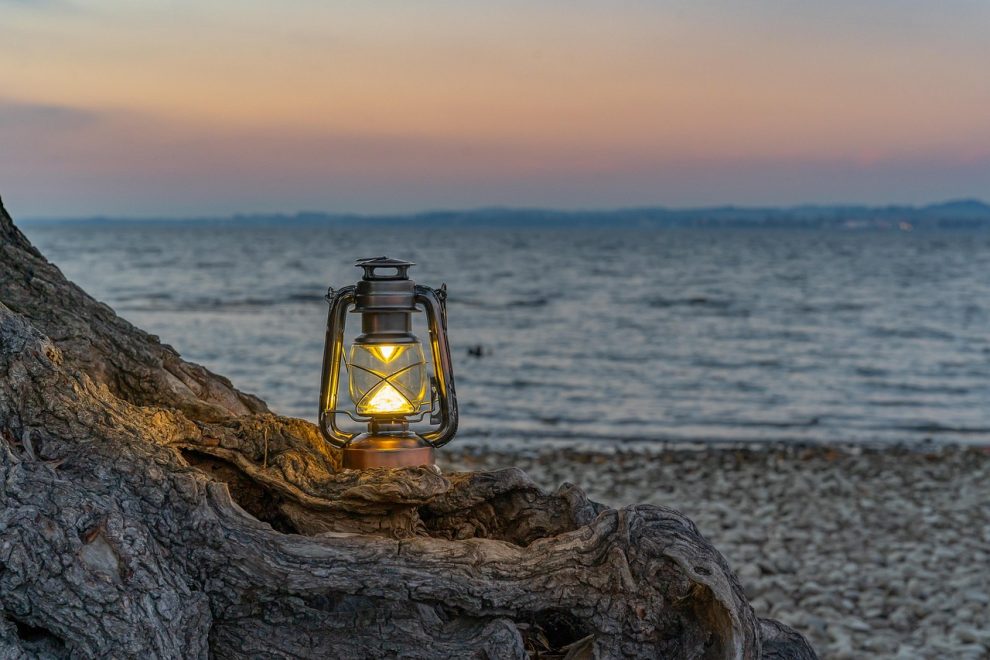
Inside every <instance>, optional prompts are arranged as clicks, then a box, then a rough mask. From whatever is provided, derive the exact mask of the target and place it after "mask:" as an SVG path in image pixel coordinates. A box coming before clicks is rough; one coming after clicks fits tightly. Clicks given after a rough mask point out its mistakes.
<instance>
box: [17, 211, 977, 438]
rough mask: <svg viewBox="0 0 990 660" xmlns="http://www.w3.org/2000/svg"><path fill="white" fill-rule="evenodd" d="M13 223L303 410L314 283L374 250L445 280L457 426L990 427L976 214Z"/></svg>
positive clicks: (421, 276) (265, 395)
mask: <svg viewBox="0 0 990 660" xmlns="http://www.w3.org/2000/svg"><path fill="white" fill-rule="evenodd" d="M23 229H24V231H25V233H26V234H27V235H28V237H29V238H30V239H31V240H32V241H33V242H34V243H35V245H36V246H37V247H38V248H39V249H40V250H41V251H42V252H43V253H44V254H45V255H46V256H47V258H48V259H50V260H51V261H53V262H54V263H55V264H56V265H58V266H59V267H60V268H61V269H62V271H63V272H64V273H65V275H66V276H68V277H69V278H70V279H72V280H73V281H75V282H76V283H77V284H79V285H80V286H81V287H83V288H84V289H85V290H86V291H88V292H89V293H90V294H91V295H93V296H94V297H96V298H97V299H99V300H101V301H103V302H105V303H106V304H108V305H110V306H111V307H112V308H113V309H114V310H116V311H117V313H118V314H120V315H121V316H123V317H124V318H126V319H128V320H129V321H130V322H132V323H133V324H135V325H137V326H139V327H141V328H143V329H145V330H147V331H149V332H151V333H153V334H156V335H158V336H160V337H161V339H162V341H163V342H165V343H168V344H170V345H172V346H173V347H175V349H176V350H178V351H179V352H180V353H181V354H182V355H183V357H184V358H185V359H187V360H191V361H193V362H197V363H200V364H203V365H205V366H207V367H208V368H210V369H212V370H214V371H216V372H218V373H221V374H224V375H225V376H227V377H229V378H230V379H231V380H232V381H233V383H234V385H236V386H237V387H238V388H240V389H242V390H245V391H247V392H252V393H254V394H256V395H258V396H260V397H261V398H262V399H264V400H265V401H267V402H268V404H269V405H270V407H271V408H272V409H273V410H274V411H276V412H278V413H280V414H283V415H290V416H297V417H302V418H305V419H309V420H314V419H315V418H316V415H317V405H318V403H317V401H318V390H319V384H320V368H321V360H322V353H323V347H324V331H325V327H326V313H327V303H326V302H325V300H324V295H325V294H326V291H327V288H328V287H329V286H334V287H340V286H344V285H347V284H353V283H354V282H356V281H357V279H358V278H359V276H360V270H359V269H357V268H355V267H354V261H355V260H356V259H358V258H364V257H374V256H382V255H387V256H389V257H394V258H402V259H406V260H409V261H413V262H415V263H416V264H417V265H416V266H415V267H413V268H412V270H411V271H410V274H411V276H412V277H413V278H414V279H415V280H416V281H417V282H419V283H422V284H427V285H430V286H434V287H439V286H440V285H441V284H442V283H446V284H447V287H448V291H449V300H448V329H449V337H450V341H451V346H452V354H453V364H454V376H455V382H456V391H457V401H458V404H459V410H460V419H461V424H460V431H459V434H458V441H462V442H466V443H481V444H486V445H498V444H502V445H505V446H506V447H526V446H537V445H539V446H545V445H547V444H549V443H554V444H557V445H561V446H573V447H589V446H590V447H597V448H611V449H617V448H618V449H622V448H636V447H639V448H643V447H646V448H650V447H660V446H664V445H671V444H674V445H679V444H695V443H730V444H735V443H741V444H750V443H798V444H809V443H811V444H813V443H826V444H828V443H838V444H849V443H855V444H865V445H875V444H906V445H919V444H924V443H965V444H979V445H990V232H979V231H950V230H931V231H914V232H904V231H896V230H893V231H882V230H862V231H841V230H835V229H828V230H816V229H786V228H773V229H766V228H725V227H722V228H650V229H639V228H628V227H624V228H614V229H610V228H609V227H599V228H573V229H567V228H561V227H554V228H546V227H543V228H540V227H538V226H537V227H525V226H522V227H520V226H513V227H506V228H497V227H495V228H493V227H490V226H488V227H484V228H472V227H470V226H459V227H437V226H431V225H430V224H429V223H408V225H407V226H391V225H381V224H378V225H376V224H374V223H367V225H361V224H360V223H359V224H357V225H353V224H352V225H350V226H336V225H334V224H333V223H305V222H284V221H278V220H273V221H270V222H258V221H255V222H249V223H239V222H236V221H230V222H199V223H197V222H141V221H133V222H131V221H128V222H104V223H85V222H83V223H66V222H63V223H41V222H39V223H33V224H28V225H25V226H24V227H23ZM423 317H425V314H419V315H417V317H416V330H417V332H418V333H419V334H420V336H421V337H426V334H425V325H424V320H423ZM350 321H351V324H352V325H351V326H349V327H352V326H353V324H354V322H355V321H357V319H355V318H353V317H352V318H351V319H350ZM349 332H350V331H349ZM350 334H353V332H350Z"/></svg>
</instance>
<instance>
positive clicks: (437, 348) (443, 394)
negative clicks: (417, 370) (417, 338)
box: [415, 284, 457, 447]
mask: <svg viewBox="0 0 990 660" xmlns="http://www.w3.org/2000/svg"><path fill="white" fill-rule="evenodd" d="M415 292H416V303H417V304H422V305H423V307H424V308H425V310H426V317H427V322H428V324H429V326H430V347H431V348H432V352H433V371H434V377H435V378H436V390H437V395H438V397H439V398H440V410H439V411H438V412H439V417H440V426H439V427H438V428H436V429H434V430H432V431H427V432H426V433H421V434H420V437H422V438H423V440H425V441H426V442H427V443H429V444H430V445H432V446H433V447H442V446H443V445H445V444H447V443H448V442H450V441H451V439H452V438H453V437H454V434H455V433H456V432H457V396H456V395H455V393H454V370H453V365H452V363H451V360H450V346H449V345H448V343H447V306H446V300H447V286H446V285H444V286H442V287H440V290H439V291H438V290H436V289H432V288H430V287H428V286H424V285H422V284H417V285H416V289H415Z"/></svg>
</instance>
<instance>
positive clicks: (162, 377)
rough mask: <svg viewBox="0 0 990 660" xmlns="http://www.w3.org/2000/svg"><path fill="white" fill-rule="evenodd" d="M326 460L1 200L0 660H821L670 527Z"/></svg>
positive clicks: (309, 432)
mask: <svg viewBox="0 0 990 660" xmlns="http://www.w3.org/2000/svg"><path fill="white" fill-rule="evenodd" d="M338 465H339V461H338V456H337V455H336V453H335V451H334V450H333V449H331V448H329V447H327V445H326V444H325V443H324V442H323V441H322V439H321V438H320V437H319V434H318V433H317V431H316V429H315V427H314V426H313V425H311V424H309V423H307V422H304V421H301V420H298V419H289V418H285V417H279V416H276V415H273V414H271V413H270V412H269V411H268V410H267V408H266V406H265V404H264V403H263V402H262V401H260V400H259V399H257V398H256V397H253V396H250V395H246V394H243V393H241V392H239V391H237V390H236V389H235V388H234V387H233V386H232V385H231V383H230V382H229V381H228V380H226V379H225V378H223V377H221V376H218V375H216V374H213V373H211V372H210V371H208V370H207V369H205V368H203V367H201V366H198V365H194V364H191V363H188V362H185V361H183V360H182V359H181V358H180V357H179V355H178V353H177V352H176V351H174V350H173V349H172V348H171V347H169V346H165V345H163V344H161V343H160V342H159V341H158V338H157V337H154V336H152V335H149V334H147V333H145V332H142V331H141V330H139V329H137V328H135V327H133V326H131V325H130V324H129V323H127V322H126V321H124V320H123V319H121V318H119V317H118V316H117V315H116V314H114V312H113V311H112V310H111V309H110V308H109V307H107V306H106V305H103V304H101V303H99V302H96V301H95V300H93V299H92V298H91V297H89V296H88V295H86V293H85V292H83V291H82V290H81V289H79V288H78V287H77V286H75V285H74V284H72V283H71V282H69V281H67V280H66V279H65V277H64V276H63V275H62V274H61V272H60V271H59V270H58V269H57V268H56V267H55V266H53V265H52V264H50V263H48V262H47V261H46V260H45V259H44V257H43V256H42V255H41V254H40V253H39V252H38V251H37V250H35V249H34V248H33V247H32V246H31V245H30V243H29V242H28V241H27V239H26V238H25V237H24V236H23V235H22V234H21V233H20V232H19V231H18V230H17V228H16V227H15V226H14V224H13V222H12V221H11V219H10V217H9V215H7V213H6V211H4V210H3V209H2V206H0V657H3V658H14V657H121V658H123V657H138V658H153V657H163V658H196V657H208V656H209V657H218V658H235V657H237V658H239V657H258V658H272V657H274V658H279V657H285V658H288V657H292V658H296V657H301V658H317V657H318V658H328V657H340V658H364V657H368V658H375V657H423V658H427V657H429V658H434V657H486V658H527V657H540V658H553V657H564V656H567V657H571V658H586V657H623V656H625V657H670V658H759V657H768V658H769V657H773V658H813V657H814V653H813V651H812V650H811V649H810V647H809V646H808V645H807V643H806V642H805V640H804V639H803V638H802V637H801V636H800V635H798V634H797V633H795V632H794V631H792V630H790V629H788V628H786V627H785V626H782V625H781V624H779V623H777V622H773V621H765V620H760V619H758V618H757V617H756V616H755V614H754V613H753V610H752V608H751V607H750V606H749V604H748V602H747V601H746V599H745V597H744V595H743V592H742V589H741V588H740V586H739V583H738V582H737V580H736V578H735V577H734V576H733V574H732V572H731V570H730V569H729V567H728V565H727V564H726V561H725V560H724V559H723V557H722V556H721V555H720V554H719V553H718V551H717V550H715V549H714V548H713V547H712V546H711V545H710V544H709V543H708V542H707V541H706V540H705V539H704V537H702V536H701V534H699V532H698V530H697V529H696V528H695V526H694V524H693V523H692V522H691V521H690V520H688V519H687V518H685V517H684V516H683V515H681V514H680V513H678V512H676V511H673V510H670V509H665V508H661V507H655V506H632V507H627V508H624V509H620V510H613V509H608V508H605V507H603V506H601V505H599V504H596V503H594V502H591V501H589V500H588V499H587V498H586V497H585V495H584V493H583V492H582V491H581V490H580V489H578V488H576V487H574V486H571V485H566V484H565V485H563V486H561V487H560V488H559V489H558V490H557V491H556V492H553V493H547V492H544V491H541V490H540V489H539V488H537V487H536V486H535V485H534V484H533V483H532V482H531V481H530V480H529V479H528V478H527V477H526V475H525V474H524V473H522V472H521V471H519V470H515V469H507V470H501V471H496V472H483V473H463V474H449V475H441V474H439V473H438V472H436V471H434V470H431V469H427V468H417V469H405V470H385V469H379V470H371V471H366V472H355V471H342V470H340V469H339V468H338Z"/></svg>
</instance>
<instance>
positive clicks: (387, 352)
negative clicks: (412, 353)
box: [374, 346, 399, 363]
mask: <svg viewBox="0 0 990 660" xmlns="http://www.w3.org/2000/svg"><path fill="white" fill-rule="evenodd" d="M374 351H375V353H376V354H377V355H378V357H379V358H381V360H382V362H385V363H388V362H391V361H392V358H393V357H395V355H396V354H397V353H398V352H399V347H398V346H376V347H375V348H374Z"/></svg>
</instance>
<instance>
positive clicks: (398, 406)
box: [362, 383, 412, 414]
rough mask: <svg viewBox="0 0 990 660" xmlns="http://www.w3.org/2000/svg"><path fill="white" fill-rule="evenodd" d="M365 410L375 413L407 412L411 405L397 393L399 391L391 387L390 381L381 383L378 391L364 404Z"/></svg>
mask: <svg viewBox="0 0 990 660" xmlns="http://www.w3.org/2000/svg"><path fill="white" fill-rule="evenodd" d="M362 407H363V408H364V409H365V410H366V411H367V412H369V413H371V414H375V413H408V412H411V410H410V409H411V408H412V406H411V405H410V404H409V401H408V400H407V399H406V398H405V397H404V396H402V395H401V394H399V391H398V390H397V389H395V388H394V387H392V385H391V384H390V383H382V385H381V387H379V388H378V391H377V392H375V394H374V396H372V397H371V400H370V401H368V403H367V404H366V405H365V406H362Z"/></svg>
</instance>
